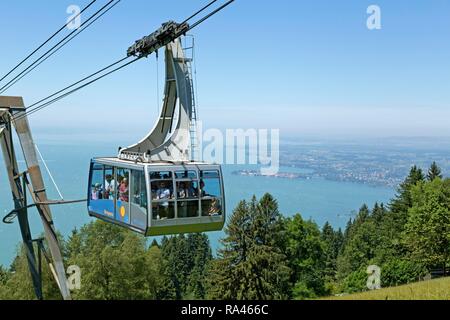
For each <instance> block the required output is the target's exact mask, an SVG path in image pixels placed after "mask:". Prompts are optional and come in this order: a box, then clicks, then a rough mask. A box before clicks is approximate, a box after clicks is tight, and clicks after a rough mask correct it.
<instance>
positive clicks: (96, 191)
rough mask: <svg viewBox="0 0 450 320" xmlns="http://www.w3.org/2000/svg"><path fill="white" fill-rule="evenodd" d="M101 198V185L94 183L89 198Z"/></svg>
mask: <svg viewBox="0 0 450 320" xmlns="http://www.w3.org/2000/svg"><path fill="white" fill-rule="evenodd" d="M101 199H102V185H101V184H100V183H96V184H95V185H93V186H92V190H91V200H101Z"/></svg>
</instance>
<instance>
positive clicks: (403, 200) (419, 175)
mask: <svg viewBox="0 0 450 320" xmlns="http://www.w3.org/2000/svg"><path fill="white" fill-rule="evenodd" d="M424 180H425V176H424V174H423V171H422V169H420V168H419V167H417V166H413V167H412V168H411V170H410V172H409V175H408V177H407V178H406V179H405V181H403V182H402V183H401V184H400V186H399V188H398V192H397V195H396V197H395V198H394V199H393V200H392V201H391V203H390V209H391V211H392V212H393V213H395V214H398V215H399V223H400V224H401V225H404V224H405V223H406V220H407V212H408V210H409V208H411V207H412V198H411V188H412V187H414V186H415V185H416V184H417V183H419V182H422V181H424Z"/></svg>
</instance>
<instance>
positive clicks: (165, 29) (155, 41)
mask: <svg viewBox="0 0 450 320" xmlns="http://www.w3.org/2000/svg"><path fill="white" fill-rule="evenodd" d="M189 29H190V27H189V24H188V23H187V22H185V23H181V24H180V23H176V22H174V21H168V22H166V23H163V24H162V27H161V28H159V29H158V30H156V31H155V32H153V33H152V34H150V35H148V36H146V37H144V38H142V39H141V40H138V41H136V43H135V44H134V45H132V46H131V47H130V48H129V49H128V52H127V54H128V56H129V57H130V56H135V57H140V58H142V57H147V56H149V55H150V54H152V53H153V52H155V51H158V49H160V48H162V47H164V46H166V45H168V44H169V43H171V42H172V41H174V40H176V39H177V38H179V37H180V36H182V35H185V34H186V32H188V31H189Z"/></svg>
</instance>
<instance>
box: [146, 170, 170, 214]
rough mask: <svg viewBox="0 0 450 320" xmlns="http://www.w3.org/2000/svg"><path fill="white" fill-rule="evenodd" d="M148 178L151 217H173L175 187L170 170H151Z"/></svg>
mask: <svg viewBox="0 0 450 320" xmlns="http://www.w3.org/2000/svg"><path fill="white" fill-rule="evenodd" d="M150 179H151V192H152V195H151V198H152V212H153V219H154V220H167V219H174V218H175V195H174V190H175V189H174V185H173V175H172V172H151V173H150Z"/></svg>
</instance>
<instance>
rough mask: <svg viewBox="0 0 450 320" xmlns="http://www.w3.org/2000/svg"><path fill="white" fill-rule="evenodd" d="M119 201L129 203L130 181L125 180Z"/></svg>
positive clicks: (120, 190) (121, 186) (120, 189)
mask: <svg viewBox="0 0 450 320" xmlns="http://www.w3.org/2000/svg"><path fill="white" fill-rule="evenodd" d="M119 199H120V201H123V202H129V189H128V179H127V178H123V179H122V182H121V184H120V186H119Z"/></svg>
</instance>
